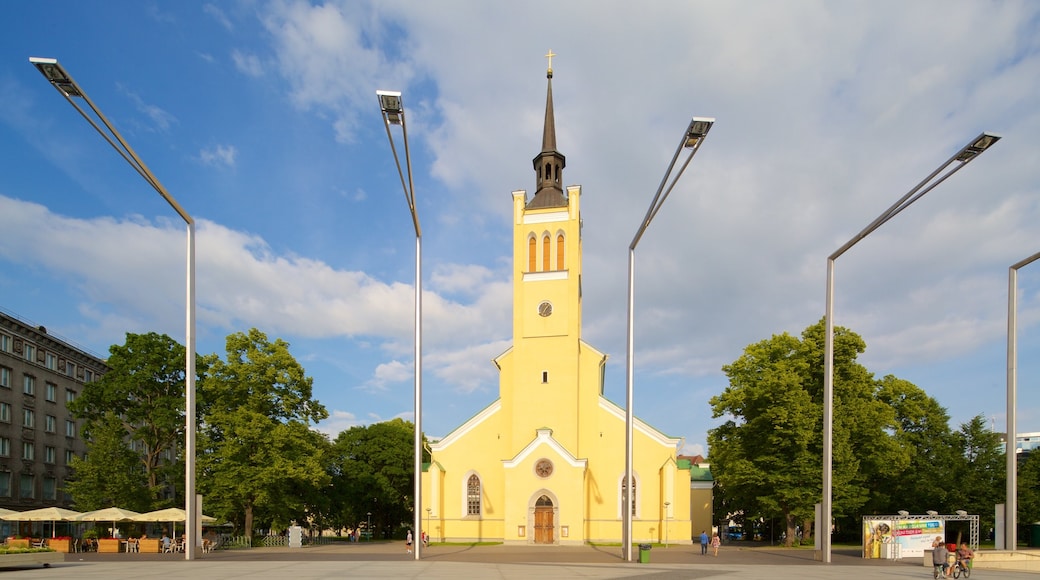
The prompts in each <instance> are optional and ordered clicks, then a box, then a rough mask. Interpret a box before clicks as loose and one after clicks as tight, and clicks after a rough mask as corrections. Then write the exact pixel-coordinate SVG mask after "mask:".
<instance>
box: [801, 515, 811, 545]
mask: <svg viewBox="0 0 1040 580" xmlns="http://www.w3.org/2000/svg"><path fill="white" fill-rule="evenodd" d="M812 539H813V519H812V518H805V519H804V520H802V543H803V544H806V543H808V542H810V541H812Z"/></svg>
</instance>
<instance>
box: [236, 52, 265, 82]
mask: <svg viewBox="0 0 1040 580" xmlns="http://www.w3.org/2000/svg"><path fill="white" fill-rule="evenodd" d="M231 60H232V62H234V63H235V68H236V69H238V71H239V72H241V73H242V74H244V75H246V76H250V77H253V78H259V77H262V76H264V65H263V63H262V62H261V61H260V57H258V56H256V55H255V54H246V53H244V52H242V51H241V50H234V51H232V52H231Z"/></svg>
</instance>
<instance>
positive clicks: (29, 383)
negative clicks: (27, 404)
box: [22, 375, 36, 395]
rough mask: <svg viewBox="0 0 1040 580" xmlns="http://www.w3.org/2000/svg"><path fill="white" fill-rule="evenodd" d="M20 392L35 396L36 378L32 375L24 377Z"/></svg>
mask: <svg viewBox="0 0 1040 580" xmlns="http://www.w3.org/2000/svg"><path fill="white" fill-rule="evenodd" d="M22 392H23V393H25V394H26V395H35V394H36V377H34V376H32V375H24V378H23V379H22Z"/></svg>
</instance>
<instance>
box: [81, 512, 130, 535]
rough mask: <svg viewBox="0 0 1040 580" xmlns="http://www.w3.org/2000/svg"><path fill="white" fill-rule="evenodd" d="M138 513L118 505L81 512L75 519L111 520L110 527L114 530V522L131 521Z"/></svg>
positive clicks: (91, 520)
mask: <svg viewBox="0 0 1040 580" xmlns="http://www.w3.org/2000/svg"><path fill="white" fill-rule="evenodd" d="M139 515H141V514H140V513H139V512H135V511H131V510H125V509H123V508H120V507H109V508H104V509H100V510H94V511H91V512H85V513H82V514H80V515H78V516H76V518H75V519H76V521H78V522H112V529H113V530H115V527H116V522H132V521H135V520H134V518H135V517H137V516H139Z"/></svg>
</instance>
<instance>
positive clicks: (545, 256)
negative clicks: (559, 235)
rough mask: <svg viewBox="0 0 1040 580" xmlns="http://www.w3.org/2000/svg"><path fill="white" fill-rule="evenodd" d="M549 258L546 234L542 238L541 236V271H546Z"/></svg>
mask: <svg viewBox="0 0 1040 580" xmlns="http://www.w3.org/2000/svg"><path fill="white" fill-rule="evenodd" d="M549 258H550V255H549V236H548V235H546V236H545V237H544V238H542V271H543V272H548V271H549V264H550V262H549Z"/></svg>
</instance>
